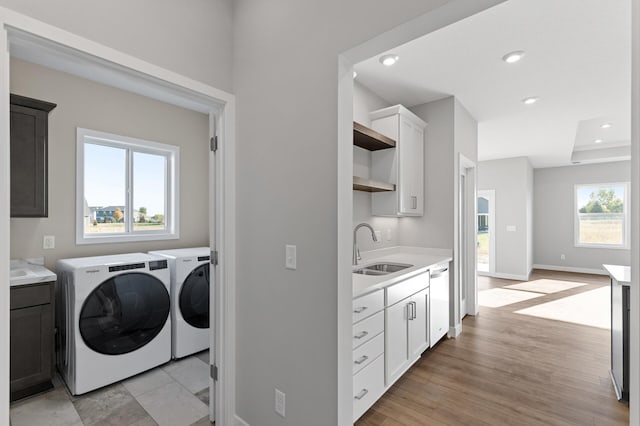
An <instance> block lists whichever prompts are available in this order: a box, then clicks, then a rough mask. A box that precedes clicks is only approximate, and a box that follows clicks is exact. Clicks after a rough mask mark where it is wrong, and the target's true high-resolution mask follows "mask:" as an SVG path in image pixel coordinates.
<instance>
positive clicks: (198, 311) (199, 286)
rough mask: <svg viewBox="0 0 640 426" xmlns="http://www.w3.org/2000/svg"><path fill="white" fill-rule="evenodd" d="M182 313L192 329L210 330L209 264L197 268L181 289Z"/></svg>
mask: <svg viewBox="0 0 640 426" xmlns="http://www.w3.org/2000/svg"><path fill="white" fill-rule="evenodd" d="M179 303H180V313H181V314H182V318H184V320H185V321H186V322H187V324H189V325H190V326H192V327H196V328H209V264H208V263H203V264H202V265H200V266H198V267H197V268H195V269H194V270H193V271H191V273H190V274H189V276H187V279H185V280H184V282H183V283H182V287H181V289H180V300H179Z"/></svg>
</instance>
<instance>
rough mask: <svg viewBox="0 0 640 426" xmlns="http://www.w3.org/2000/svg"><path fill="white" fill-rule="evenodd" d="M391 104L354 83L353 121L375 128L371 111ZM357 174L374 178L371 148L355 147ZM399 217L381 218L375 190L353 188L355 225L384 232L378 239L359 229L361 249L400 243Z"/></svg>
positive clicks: (355, 174) (355, 170)
mask: <svg viewBox="0 0 640 426" xmlns="http://www.w3.org/2000/svg"><path fill="white" fill-rule="evenodd" d="M388 106H391V104H390V103H389V102H387V101H385V100H384V99H382V98H381V97H380V96H378V95H377V94H375V93H374V92H372V91H371V90H369V89H368V88H366V87H365V86H363V85H362V84H360V83H358V82H357V80H356V81H354V84H353V120H354V121H357V122H358V123H360V124H363V125H365V126H367V127H371V120H370V119H369V112H371V111H375V110H378V109H381V108H385V107H388ZM353 175H354V176H360V177H364V178H369V177H371V151H368V150H366V149H363V148H360V147H357V146H354V147H353ZM398 221H399V219H398V218H394V217H377V216H372V215H371V193H369V192H363V191H353V226H354V227H355V226H356V225H357V224H359V223H362V222H366V223H368V224H369V225H371V226H373V228H374V229H375V230H376V231H381V234H382V238H381V239H380V240H378V241H377V242H374V241H373V239H372V238H371V233H370V232H369V230H367V229H361V230H359V231H358V246H359V247H360V250H363V251H364V250H373V249H379V248H384V247H393V246H397V245H398V244H399V239H398V237H399V236H398Z"/></svg>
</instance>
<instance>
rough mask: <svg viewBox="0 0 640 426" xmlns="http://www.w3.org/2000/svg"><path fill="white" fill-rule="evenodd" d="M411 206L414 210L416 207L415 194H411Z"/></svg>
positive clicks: (416, 199)
mask: <svg viewBox="0 0 640 426" xmlns="http://www.w3.org/2000/svg"><path fill="white" fill-rule="evenodd" d="M411 208H412V209H414V210H415V209H417V208H418V197H417V196H415V195H412V196H411Z"/></svg>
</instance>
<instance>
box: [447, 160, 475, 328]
mask: <svg viewBox="0 0 640 426" xmlns="http://www.w3.org/2000/svg"><path fill="white" fill-rule="evenodd" d="M457 170H458V173H457V181H458V182H457V183H456V188H457V190H458V196H457V197H456V201H457V206H456V207H455V208H454V210H455V215H456V225H455V231H454V233H455V243H454V248H453V256H454V262H453V263H454V265H456V264H457V265H458V266H457V267H456V268H455V269H454V277H455V278H454V283H456V285H454V288H455V289H457V292H458V295H456V300H458V306H459V311H458V312H456V313H455V317H454V319H455V320H456V323H454V328H455V329H454V330H452V331H454V332H455V333H457V334H459V333H460V332H461V330H462V319H463V318H464V317H465V315H477V314H478V312H479V308H478V282H477V275H476V267H477V263H478V260H477V245H478V238H477V237H478V236H477V226H476V223H477V210H478V209H477V207H478V198H477V195H476V194H477V167H476V163H475V162H474V161H472V160H471V159H469V158H467V157H465V156H464V155H463V154H462V153H459V154H458V168H457ZM463 175H464V176H465V187H464V191H463V188H462V184H461V182H462V179H461V177H462V176H463ZM463 207H465V208H463ZM456 259H458V261H457V262H456ZM463 287H464V290H465V291H464V293H465V294H466V299H465V300H463V298H462V294H463ZM458 327H459V329H458ZM457 334H456V335H457Z"/></svg>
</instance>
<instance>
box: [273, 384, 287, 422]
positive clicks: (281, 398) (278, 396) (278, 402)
mask: <svg viewBox="0 0 640 426" xmlns="http://www.w3.org/2000/svg"><path fill="white" fill-rule="evenodd" d="M274 390H275V407H274V408H275V410H276V413H278V414H279V415H281V416H282V417H284V413H285V412H284V403H285V395H284V392H282V391H281V390H278V389H274Z"/></svg>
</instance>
